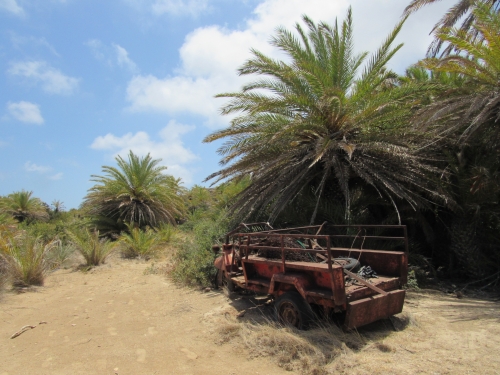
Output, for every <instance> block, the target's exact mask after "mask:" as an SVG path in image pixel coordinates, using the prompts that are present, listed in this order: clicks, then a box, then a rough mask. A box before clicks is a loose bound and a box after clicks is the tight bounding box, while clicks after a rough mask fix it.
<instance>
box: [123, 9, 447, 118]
mask: <svg viewBox="0 0 500 375" xmlns="http://www.w3.org/2000/svg"><path fill="white" fill-rule="evenodd" d="M129 1H132V0H129ZM453 1H454V0H444V1H442V2H440V3H439V4H438V6H430V7H427V8H424V9H423V10H421V11H419V12H418V13H416V14H415V15H414V16H413V17H410V19H409V20H408V21H407V23H406V25H405V26H404V28H403V30H402V32H401V34H400V36H399V41H400V42H401V41H404V42H405V43H406V47H404V48H403V50H401V51H400V52H399V53H398V54H397V55H396V57H395V58H394V60H393V62H391V65H390V66H391V67H393V68H396V69H399V72H401V73H402V70H403V69H404V68H405V67H406V66H407V65H409V64H410V63H413V62H415V61H417V60H418V59H419V58H421V57H423V56H424V54H425V51H426V48H427V46H428V45H429V43H430V41H431V37H430V36H429V35H428V33H429V31H430V30H431V28H432V26H433V24H434V23H435V22H436V21H437V19H438V18H439V16H440V15H442V14H444V11H445V10H446V9H448V7H450V5H452V4H453ZM349 5H352V8H353V19H354V32H355V36H354V42H355V46H356V50H358V51H365V50H366V51H374V50H375V49H376V48H378V47H379V46H380V44H381V43H382V41H383V40H384V39H385V37H386V36H387V35H388V33H389V31H390V30H392V28H393V27H394V25H395V24H396V23H397V22H398V21H399V20H400V17H401V14H402V12H403V9H404V7H405V6H406V5H407V4H406V3H405V2H403V1H401V0H378V1H375V0H372V1H366V0H350V1H349V0H336V1H331V0H308V1H303V0H265V1H261V2H260V3H259V5H257V6H256V8H255V9H254V12H253V16H252V17H251V18H250V19H248V20H247V22H246V24H245V25H244V27H243V28H241V29H237V30H231V29H227V28H225V27H222V26H218V25H212V26H207V27H201V28H198V29H196V30H194V31H193V32H191V33H190V34H189V35H188V36H187V37H186V39H185V41H184V44H183V46H182V47H181V48H180V50H179V53H180V62H181V63H180V69H179V70H178V71H177V72H176V74H175V75H173V76H168V77H155V76H152V75H138V76H136V77H134V78H133V79H132V80H131V81H130V82H129V84H128V87H127V100H128V102H129V103H130V107H129V109H130V110H132V111H164V112H166V113H169V114H173V113H178V112H189V113H192V114H197V115H201V116H203V117H204V118H205V119H206V125H208V126H209V127H212V128H213V127H220V126H223V125H226V124H227V121H228V119H227V117H226V118H222V117H221V116H220V115H219V113H218V112H219V108H220V107H221V105H222V104H223V103H224V100H223V99H215V98H214V95H215V94H218V93H222V92H232V91H238V90H239V89H240V87H241V86H242V85H243V84H244V83H245V82H246V81H248V80H249V79H254V78H255V77H250V78H249V77H238V76H237V73H236V70H237V68H238V67H239V66H241V65H242V64H243V63H244V62H245V60H247V59H248V58H249V57H250V48H254V49H257V50H259V51H261V52H263V53H265V54H266V55H269V56H271V57H274V58H283V56H282V55H281V54H280V52H279V51H277V50H276V49H274V48H273V47H271V46H270V45H269V43H268V41H269V39H270V36H271V35H273V34H274V31H275V29H276V27H278V26H280V25H281V26H284V27H286V28H288V29H292V28H293V27H294V25H295V23H296V22H298V21H300V20H301V18H302V15H303V14H307V15H308V16H309V17H310V18H312V19H313V20H315V21H316V22H319V21H325V22H327V23H330V24H333V23H334V22H335V18H336V17H337V18H338V19H339V21H342V20H343V19H344V17H345V14H346V12H347V9H348V7H349Z"/></svg>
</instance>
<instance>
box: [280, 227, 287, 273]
mask: <svg viewBox="0 0 500 375" xmlns="http://www.w3.org/2000/svg"><path fill="white" fill-rule="evenodd" d="M280 240H281V262H282V264H283V273H285V272H286V270H285V242H284V239H283V235H281V236H280Z"/></svg>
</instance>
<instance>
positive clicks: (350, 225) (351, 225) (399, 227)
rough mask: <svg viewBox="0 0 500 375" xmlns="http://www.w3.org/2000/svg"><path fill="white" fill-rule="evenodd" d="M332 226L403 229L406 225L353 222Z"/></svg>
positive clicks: (333, 226) (333, 225)
mask: <svg viewBox="0 0 500 375" xmlns="http://www.w3.org/2000/svg"><path fill="white" fill-rule="evenodd" d="M330 227H332V228H382V229H384V228H387V229H402V228H403V227H404V225H373V224H369V225H353V224H332V225H330Z"/></svg>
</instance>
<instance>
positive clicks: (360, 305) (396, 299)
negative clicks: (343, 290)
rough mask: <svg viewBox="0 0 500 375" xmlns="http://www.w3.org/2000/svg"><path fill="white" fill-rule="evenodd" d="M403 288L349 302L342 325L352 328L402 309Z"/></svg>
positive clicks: (386, 316) (383, 317) (396, 312)
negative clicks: (384, 294) (385, 294)
mask: <svg viewBox="0 0 500 375" xmlns="http://www.w3.org/2000/svg"><path fill="white" fill-rule="evenodd" d="M404 299H405V291H404V290H394V291H392V292H389V293H388V294H387V296H383V295H380V294H378V295H376V296H373V297H369V298H364V299H360V300H357V301H353V302H349V303H348V304H347V314H346V319H345V322H344V326H345V328H347V329H353V328H357V327H360V326H363V325H365V324H369V323H372V322H375V321H377V320H379V319H385V318H388V317H390V316H392V315H394V314H398V313H400V312H401V311H403V303H404Z"/></svg>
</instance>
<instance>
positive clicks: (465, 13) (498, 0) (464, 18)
mask: <svg viewBox="0 0 500 375" xmlns="http://www.w3.org/2000/svg"><path fill="white" fill-rule="evenodd" d="M438 1H440V0H412V1H411V3H410V5H408V6H407V7H406V8H405V10H404V13H403V16H404V17H407V16H408V15H410V14H411V13H413V12H416V11H417V10H419V9H420V8H422V7H423V6H425V5H428V4H432V3H436V2H438ZM478 2H482V3H483V4H485V5H487V6H488V7H490V8H492V9H495V10H498V7H499V6H500V0H480V1H478V0H458V1H457V3H456V4H455V5H454V6H452V7H451V8H450V9H449V10H448V11H447V12H446V14H445V15H444V16H443V17H442V18H441V19H440V20H439V21H438V23H436V24H435V25H434V27H433V28H432V30H431V34H434V36H435V39H434V41H433V42H432V44H431V45H430V46H429V50H428V54H429V56H437V55H438V54H439V51H440V50H441V47H442V46H443V44H444V41H443V40H442V39H441V38H440V37H439V34H441V33H443V32H446V30H448V29H449V28H451V27H453V26H455V25H456V24H458V23H459V22H462V24H461V25H460V30H462V31H464V32H469V31H471V29H473V26H472V25H473V24H474V22H475V21H476V15H475V14H474V12H471V8H472V7H473V6H474V4H477V3H478ZM472 36H473V37H474V38H478V39H480V38H481V36H480V35H479V34H478V33H476V32H475V31H474V30H472ZM453 49H454V46H453V45H451V44H450V45H448V46H447V47H446V48H445V49H444V51H443V56H444V55H447V54H449V53H451V52H452V51H453Z"/></svg>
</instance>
